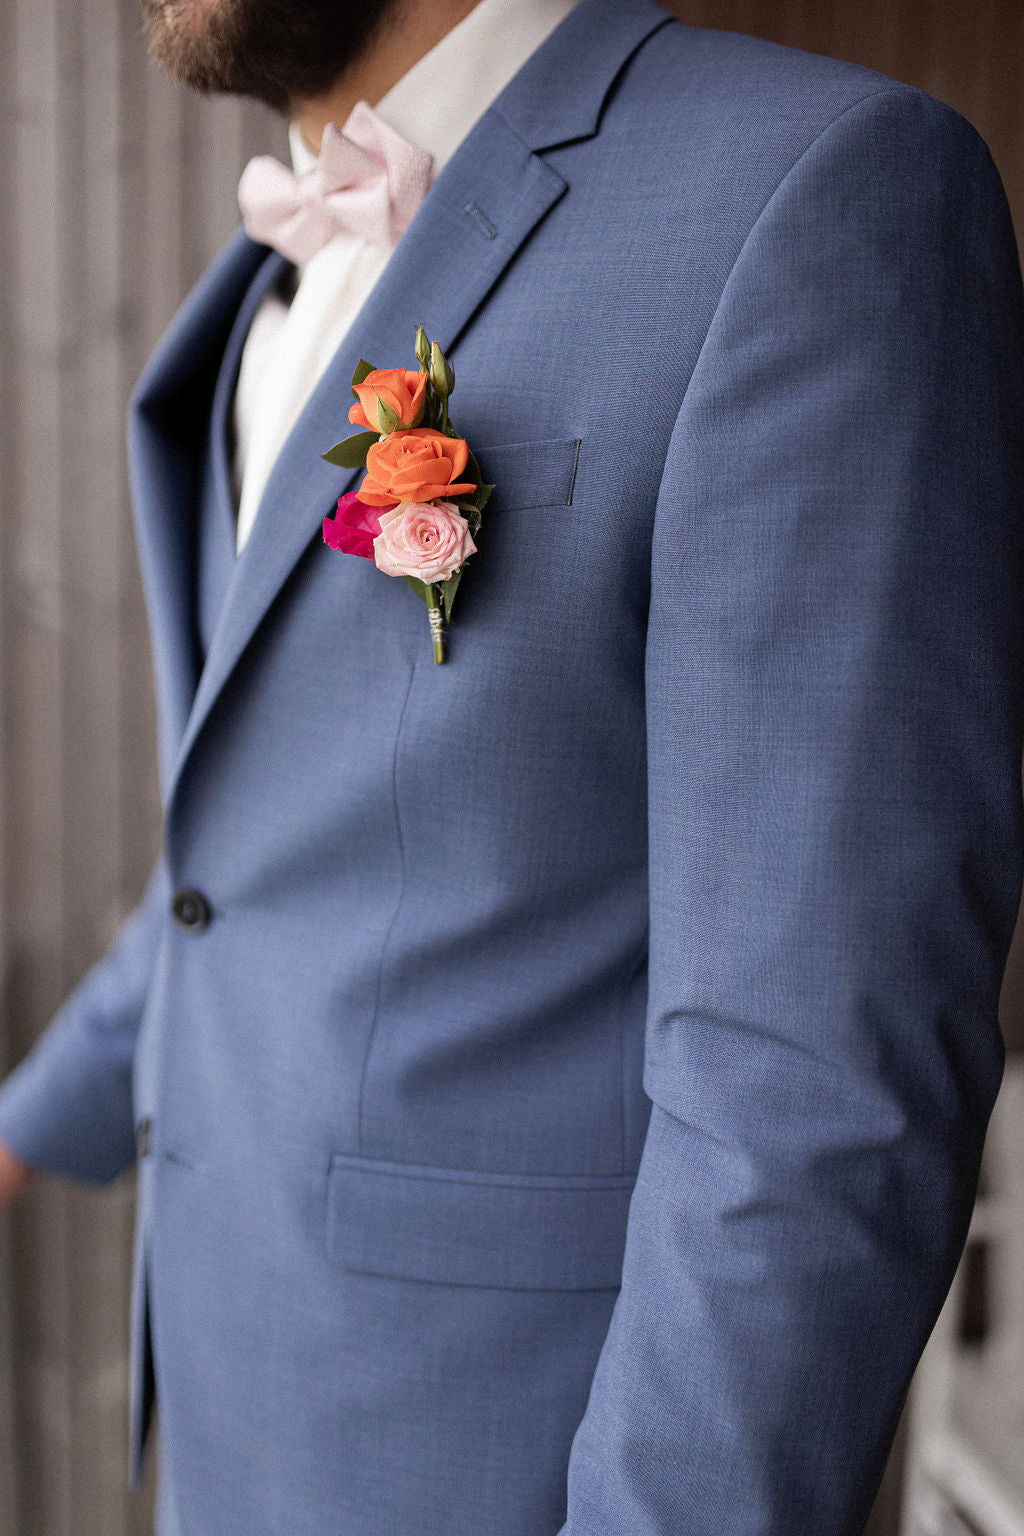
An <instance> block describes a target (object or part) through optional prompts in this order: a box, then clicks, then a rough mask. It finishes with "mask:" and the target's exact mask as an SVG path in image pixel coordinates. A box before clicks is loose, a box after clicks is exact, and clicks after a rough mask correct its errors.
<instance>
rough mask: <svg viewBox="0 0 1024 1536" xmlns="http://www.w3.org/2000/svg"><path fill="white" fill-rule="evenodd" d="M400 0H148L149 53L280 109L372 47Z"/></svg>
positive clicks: (187, 74) (206, 87)
mask: <svg viewBox="0 0 1024 1536" xmlns="http://www.w3.org/2000/svg"><path fill="white" fill-rule="evenodd" d="M397 3H398V0H343V3H342V0H277V3H276V4H274V5H272V6H268V5H267V4H266V0H141V5H142V14H143V17H144V20H145V26H146V33H147V37H148V40H149V55H150V58H152V59H154V60H155V62H156V63H157V64H159V65H160V67H161V68H162V69H163V70H164V71H165V73H166V74H168V75H169V76H170V77H171V79H172V80H176V81H177V82H178V83H179V84H181V85H187V86H189V87H191V89H192V90H195V91H201V92H202V93H203V94H205V95H212V94H215V93H216V94H225V95H231V96H252V97H254V98H256V99H257V100H258V101H263V102H265V103H266V104H267V105H268V106H271V107H273V108H274V109H275V110H277V111H279V112H284V111H287V109H288V105H289V102H291V101H295V100H313V99H315V98H316V97H318V96H320V95H322V94H323V93H324V91H326V90H327V89H328V88H329V87H330V86H331V85H332V84H333V83H334V81H335V80H336V79H337V78H338V77H339V76H340V75H342V74H343V73H344V72H345V71H346V70H347V69H348V68H350V66H351V65H352V64H353V63H354V61H355V60H356V59H357V58H359V57H360V56H361V55H362V54H363V53H364V52H366V51H367V49H368V48H369V46H370V45H371V43H372V41H373V39H374V37H375V36H376V34H377V31H378V29H379V28H380V26H381V24H382V23H383V22H384V21H385V20H386V19H388V18H389V17H390V16H391V15H392V13H393V12H394V11H395V9H396V5H397Z"/></svg>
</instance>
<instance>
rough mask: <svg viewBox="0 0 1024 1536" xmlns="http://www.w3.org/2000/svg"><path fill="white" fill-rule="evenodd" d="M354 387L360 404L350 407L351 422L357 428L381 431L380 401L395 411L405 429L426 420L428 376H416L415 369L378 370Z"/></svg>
mask: <svg viewBox="0 0 1024 1536" xmlns="http://www.w3.org/2000/svg"><path fill="white" fill-rule="evenodd" d="M352 387H353V388H354V390H355V392H356V394H357V395H358V396H359V403H358V404H357V405H353V406H350V407H349V413H348V419H349V421H350V422H351V423H352V424H353V426H356V427H366V428H368V430H369V431H371V432H379V431H380V423H379V421H378V419H377V401H378V400H383V402H384V404H385V405H386V406H388V407H389V408H390V409H391V410H393V411H394V413H395V415H396V416H397V417H398V426H399V427H401V428H406V427H414V426H415V425H416V423H417V422H418V421H420V420H421V419H422V416H423V395H424V391H425V390H426V387H427V376H426V374H425V373H414V372H413V370H412V369H411V368H375V369H374V370H373V372H372V373H368V374H367V375H366V378H365V379H364V380H363V382H362V383H361V384H354V385H353V386H352Z"/></svg>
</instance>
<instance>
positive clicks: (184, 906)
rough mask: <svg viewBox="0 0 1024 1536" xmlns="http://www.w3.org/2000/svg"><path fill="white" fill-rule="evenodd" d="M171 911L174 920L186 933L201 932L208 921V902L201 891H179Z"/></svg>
mask: <svg viewBox="0 0 1024 1536" xmlns="http://www.w3.org/2000/svg"><path fill="white" fill-rule="evenodd" d="M171 911H172V912H173V913H174V920H175V922H176V923H179V924H180V925H181V927H182V928H184V929H185V930H186V931H187V932H188V933H202V931H203V929H204V928H205V927H206V925H207V923H208V922H209V921H210V903H209V902H208V901H207V899H206V897H205V896H204V895H203V893H202V891H179V892H178V893H177V895H176V896H175V898H174V902H173V905H172V907H171Z"/></svg>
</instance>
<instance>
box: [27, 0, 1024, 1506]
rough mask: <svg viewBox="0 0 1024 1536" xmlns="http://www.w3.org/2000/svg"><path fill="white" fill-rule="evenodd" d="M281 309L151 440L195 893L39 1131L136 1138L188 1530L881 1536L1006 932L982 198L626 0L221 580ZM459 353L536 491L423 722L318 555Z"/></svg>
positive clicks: (474, 166) (1002, 680) (43, 1076)
mask: <svg viewBox="0 0 1024 1536" xmlns="http://www.w3.org/2000/svg"><path fill="white" fill-rule="evenodd" d="M280 271H281V263H280V259H279V258H277V257H276V256H274V255H272V254H269V253H268V252H267V251H266V250H265V249H264V248H262V247H259V246H256V245H254V244H252V243H251V242H250V241H249V240H248V239H247V238H246V237H245V236H244V235H242V234H239V235H238V236H237V237H236V238H235V239H234V240H233V241H232V242H231V244H230V245H229V246H228V247H227V249H226V250H225V251H224V252H223V254H222V255H221V257H220V258H218V260H217V261H216V262H215V263H214V265H213V266H212V267H211V269H210V270H209V272H208V273H207V274H206V276H205V277H204V279H203V280H202V282H201V283H200V285H199V287H198V288H197V290H196V291H195V292H194V293H193V295H192V296H191V297H190V298H189V300H188V301H187V303H186V304H185V306H184V308H183V310H182V311H181V313H180V315H179V316H178V318H177V319H176V321H175V322H174V324H173V325H172V327H171V330H170V331H169V333H168V335H167V337H166V338H165V339H164V341H163V343H162V344H161V346H160V348H159V350H158V352H157V354H156V356H155V358H154V359H153V361H152V363H151V365H150V366H149V368H148V369H147V371H146V374H145V376H144V378H143V380H142V381H141V383H140V385H139V388H138V391H137V393H136V396H135V400H134V405H133V413H132V425H131V462H132V475H133V485H134V496H135V505H136V511H137V517H138V540H139V548H140V556H141V561H142V567H143V573H144V577H145V582H146V587H147V594H148V600H149V604H150V609H151V616H152V631H153V653H154V663H155V671H156V679H157V691H158V702H159V709H160V726H161V738H160V751H161V762H162V775H163V784H164V790H165V796H166V829H165V845H164V855H163V859H162V861H161V866H160V868H159V869H158V871H157V872H156V874H155V875H154V880H153V884H152V886H151V890H150V894H149V896H148V897H147V900H146V903H145V904H144V906H143V908H142V909H141V911H140V913H139V915H138V916H137V917H136V918H135V920H134V921H133V923H132V924H131V925H130V926H129V928H128V929H127V930H126V932H125V934H124V936H123V937H122V939H121V940H120V942H119V943H118V945H117V946H116V948H115V949H114V951H113V952H112V953H111V955H110V956H109V957H108V958H107V959H106V960H105V961H104V962H103V963H102V964H101V965H100V966H99V967H98V968H97V969H96V970H95V971H94V972H93V973H92V974H91V975H90V976H89V977H88V978H87V979H86V981H85V982H84V983H83V985H82V987H81V988H80V989H79V991H78V992H77V993H76V994H75V995H74V997H73V998H72V999H71V1000H70V1001H69V1003H68V1004H67V1005H66V1007H65V1009H64V1010H63V1012H62V1013H61V1015H60V1016H59V1017H58V1019H57V1021H56V1022H55V1023H54V1025H53V1026H52V1028H51V1030H50V1032H49V1033H48V1034H47V1035H46V1036H45V1037H44V1039H43V1040H42V1042H41V1044H40V1045H39V1046H38V1047H37V1049H36V1051H35V1052H34V1053H33V1054H32V1055H31V1056H30V1057H29V1058H28V1060H27V1061H26V1062H25V1063H24V1064H23V1065H22V1066H21V1067H20V1068H19V1069H18V1070H17V1071H16V1072H15V1073H14V1075H13V1076H12V1077H11V1078H10V1079H9V1080H8V1083H7V1084H6V1086H5V1088H4V1089H3V1091H2V1093H0V1135H2V1136H4V1137H5V1138H6V1139H7V1140H8V1141H9V1142H10V1143H11V1144H12V1145H13V1146H14V1147H15V1149H16V1150H18V1151H19V1152H21V1154H22V1155H23V1156H24V1157H26V1158H27V1159H28V1160H29V1161H31V1162H33V1163H37V1164H39V1165H41V1166H43V1167H46V1168H49V1169H52V1170H54V1171H56V1172H59V1173H64V1174H68V1175H71V1176H75V1177H81V1178H87V1179H95V1180H105V1179H109V1178H112V1177H113V1176H115V1175H116V1174H117V1173H118V1172H119V1171H121V1170H122V1169H124V1168H125V1167H126V1166H128V1164H129V1163H130V1161H131V1160H132V1157H133V1145H134V1134H133V1128H134V1126H135V1124H136V1123H137V1122H138V1121H139V1120H140V1119H141V1118H143V1117H148V1118H149V1119H150V1120H151V1121H152V1129H151V1133H150V1137H149V1151H148V1155H147V1156H145V1157H143V1158H142V1159H141V1160H140V1195H139V1241H138V1262H137V1267H136V1309H135V1318H136V1348H135V1360H136V1372H137V1389H136V1396H135V1416H134V1421H133V1424H134V1427H133V1435H134V1441H135V1449H136V1453H137V1452H138V1447H139V1444H140V1443H141V1439H142V1436H143V1434H144V1432H145V1425H146V1420H147V1417H148V1394H147V1393H146V1391H145V1389H144V1383H145V1378H146V1375H147V1360H148V1352H149V1344H148V1341H149V1340H150V1338H151V1341H152V1352H153V1359H154V1361H155V1368H156V1386H157V1393H158V1397H159V1401H160V1412H161V1431H162V1441H163V1450H164V1454H165V1457H166V1465H167V1469H168V1475H169V1478H170V1480H171V1482H170V1486H173V1493H174V1499H175V1502H176V1506H177V1516H176V1518H177V1521H178V1522H179V1524H180V1530H181V1536H409V1533H411V1532H415V1533H416V1536H480V1533H486V1536H555V1533H556V1532H559V1531H561V1532H562V1533H563V1536H683V1533H692V1536H698V1533H699V1536H705V1533H707V1532H708V1531H714V1532H715V1536H762V1533H763V1536H767V1533H769V1532H770V1533H771V1536H807V1533H810V1532H813V1533H814V1536H854V1533H856V1532H858V1531H860V1530H861V1529H862V1527H863V1523H864V1520H865V1518H866V1514H867V1511H868V1508H869V1506H870V1503H871V1499H872V1496H873V1493H874V1491H875V1488H876V1487H877V1483H878V1479H879V1477H880V1474H881V1469H882V1466H883V1463H884V1459H885V1454H886V1450H887V1447H888V1444H889V1442H890V1438H891V1436H892V1433H893V1430H894V1426H895V1423H896V1419H897V1416H898V1413H899V1409H900V1405H901V1402H902V1400H903V1396H904V1393H905V1391H906V1388H907V1384H908V1381H909V1379H910V1376H911V1373H912V1371H913V1367H914V1364H915V1362H916V1359H917V1357H918V1354H919V1352H920V1350H921V1348H922V1346H923V1343H924V1341H925V1338H926V1337H927V1334H928V1331H929V1329H930V1327H931V1325H932V1323H933V1321H934V1319H935V1316H936V1314H937V1311H938V1309H939V1306H940V1304H941V1302H942V1299H943V1296H944V1294H945V1291H946V1289H947V1286H948V1284H949V1281H950V1278H951V1275H952V1273H953V1269H954V1267H955V1264H956V1261H957V1257H958V1254H959V1252H960V1249H961V1245H962V1242H963V1238H964V1232H965V1227H966V1223H967V1219H968V1215H969V1211H970V1206H971V1202H972V1198H973V1193H974V1187H975V1180H976V1175H977V1168H978V1161H979V1156H980V1150H981V1145H982V1141H983V1136H984V1131H985V1125H986V1121H987V1117H988V1114H989V1111H990V1108H991V1105H992V1102H993V1100H994V1097H995V1094H996V1091H997V1088H998V1084H999V1079H1000V1072H1001V1062H1002V1051H1001V1044H1000V1038H999V1031H998V1028H997V1022H996V1002H997V994H998V990H999V983H1000V977H1001V971H1002V967H1003V963H1004V959H1005V955H1006V950H1007V946H1008V943H1009V939H1010V935H1011V931H1012V927H1013V923H1014V918H1015V915H1016V910H1017V901H1018V895H1019V890H1020V879H1021V814H1020V753H1021V679H1022V666H1021V663H1022V654H1021V651H1022V647H1021V639H1022V636H1021V581H1020V577H1021V530H1020V513H1021V492H1022V485H1024V465H1022V452H1024V431H1022V426H1024V420H1022V418H1024V409H1022V390H1024V382H1022V381H1024V370H1022V357H1024V349H1022V326H1021V316H1022V305H1021V291H1020V278H1019V268H1018V261H1017V253H1016V248H1015V245H1014V240H1013V235H1012V231H1011V226H1010V221H1009V216H1008V213H1007V209H1006V204H1005V200H1004V197H1003V193H1002V189H1001V187H1000V184H999V180H998V177H997V175H996V173H995V171H994V168H993V166H992V164H991V160H990V158H989V156H988V153H987V151H986V149H985V147H984V145H983V144H982V143H981V141H980V140H979V138H978V137H977V135H976V134H975V133H974V131H973V130H972V129H971V128H970V127H969V126H968V125H967V124H965V123H964V121H963V120H962V119H961V118H959V117H958V116H957V115H956V114H955V113H954V112H953V111H951V110H950V109H949V108H947V107H945V106H943V105H941V104H940V103H938V102H936V101H935V100H933V99H931V98H929V97H927V96H925V95H922V94H920V93H919V92H916V91H914V90H911V89H910V88H908V87H905V86H902V85H898V84H896V83H895V82H892V81H890V80H886V79H884V78H883V77H881V76H878V75H874V74H871V73H869V72H866V71H864V70H861V69H858V68H855V67H854V66H852V65H846V64H842V63H838V62H836V61H833V60H824V59H818V58H814V57H811V56H809V55H806V54H801V53H798V52H792V51H788V50H785V49H781V48H777V47H774V46H771V45H769V44H766V43H763V42H760V41H756V40H753V39H749V38H743V37H739V36H732V35H727V34H720V33H713V32H704V31H698V30H693V29H689V28H687V27H685V26H682V25H680V24H679V23H677V22H676V21H674V20H672V19H671V18H669V17H668V16H667V14H666V13H665V12H664V11H662V10H660V9H659V8H658V7H657V6H656V5H654V4H652V3H650V0H582V3H581V5H580V6H579V7H578V9H577V10H576V11H575V12H573V13H572V14H571V15H570V16H569V18H568V19H567V20H566V21H565V22H564V23H563V24H562V26H561V27H560V28H559V29H558V30H557V32H556V33H555V34H554V35H553V36H552V37H551V38H550V39H549V41H548V42H547V43H546V44H545V45H544V46H543V47H542V48H541V49H540V50H539V52H538V53H537V54H536V55H535V56H534V57H533V58H532V59H531V60H530V61H529V62H528V64H527V65H526V67H525V68H524V69H523V70H522V71H521V72H520V74H519V75H518V76H517V77H516V79H515V80H514V81H513V82H512V83H511V85H510V86H509V87H508V89H507V90H506V91H505V92H504V93H503V95H502V96H501V97H500V98H499V100H498V101H497V103H496V104H495V105H494V106H493V107H492V108H491V109H490V111H488V112H487V113H486V114H485V116H484V117H483V118H482V119H481V121H480V122H479V123H478V124H477V126H476V127H475V128H474V129H473V131H472V132H471V134H470V135H469V137H468V139H467V140H466V141H465V143H464V144H463V145H462V147H461V148H460V149H459V151H458V152H457V153H456V155H455V156H454V158H453V159H452V160H451V161H450V162H449V164H448V165H447V167H446V168H445V170H444V171H443V173H442V174H441V176H440V178H439V179H438V181H437V183H436V184H435V186H434V187H433V188H432V190H431V192H430V193H429V195H428V197H427V199H426V201H425V202H424V204H423V206H422V208H421V210H420V212H419V214H418V215H417V217H416V219H415V220H414V222H413V224H412V226H411V227H410V229H409V231H408V233H407V234H406V236H405V237H404V239H403V240H402V242H401V244H400V246H399V247H398V249H397V251H396V253H395V255H394V257H393V259H392V261H391V262H390V264H389V266H388V267H387V269H386V271H385V273H384V275H383V277H382V279H381V281H380V283H379V284H378V286H377V288H376V290H375V292H374V293H373V295H372V296H371V298H370V299H369V301H368V302H367V304H366V306H365V308H364V310H363V312H362V314H361V315H360V317H359V319H358V320H357V322H356V324H355V326H354V328H353V330H352V332H351V334H350V336H349V338H348V339H347V340H346V342H345V343H344V345H343V346H342V348H341V349H340V352H339V354H338V356H337V358H336V359H335V361H334V363H333V364H332V366H331V368H330V370H329V371H328V373H327V375H326V376H325V378H324V379H323V380H322V381H321V383H320V384H319V386H318V387H317V389H316V392H315V394H314V395H313V398H312V400H311V402H310V404H309V406H308V407H307V409H306V411H305V413H304V415H303V416H302V419H301V420H300V422H299V424H298V426H297V427H296V429H295V431H294V433H293V434H292V437H291V438H290V440H289V442H288V444H287V445H286V447H285V449H284V451H283V453H282V456H281V458H280V460H279V462H278V464H277V466H276V468H275V470H274V473H273V475H272V477H271V480H270V483H269V485H268V487H267V491H266V495H265V498H264V501H263V504H262V506H261V509H260V512H259V516H258V518H257V521H256V524H255V528H254V530H253V533H252V536H251V538H250V540H249V542H248V544H247V545H246V547H245V550H244V552H243V554H242V555H241V557H240V558H239V559H238V561H237V563H235V564H234V565H232V564H231V562H230V560H225V557H224V550H225V542H224V540H225V536H226V534H227V533H228V532H229V531H230V525H229V516H228V508H227V506H226V503H225V501H224V498H225V497H226V495H227V490H226V486H227V476H226V463H227V460H226V453H227V444H226V434H227V405H228V401H229V399H230V393H231V386H232V382H233V369H234V367H235V366H236V362H237V355H238V350H239V347H240V345H241V340H242V335H243V334H244V328H245V327H244V321H242V322H238V323H236V321H237V319H238V316H239V314H240V311H241V309H242V307H243V306H245V305H246V304H248V305H249V308H250V311H251V307H252V304H253V302H254V295H255V294H256V293H257V292H258V291H259V285H265V284H266V283H268V282H270V281H273V280H274V279H275V276H276V275H277V274H278V273H279V272H280ZM421 321H422V322H423V323H424V324H425V325H426V327H427V330H428V332H429V333H430V334H431V335H432V336H434V337H436V338H437V339H438V340H439V341H440V342H441V343H442V345H444V346H445V347H448V348H451V351H452V356H453V361H454V365H455V369H456V373H457V380H458V382H457V386H456V394H455V400H454V402H453V414H454V416H455V419H456V421H457V423H458V426H459V429H460V431H462V432H463V433H464V434H465V435H466V437H467V438H468V439H469V441H470V442H471V444H472V445H473V446H474V447H475V448H476V449H477V450H478V452H479V457H480V459H481V462H482V465H483V468H484V471H485V473H486V474H487V475H488V476H489V477H490V478H492V479H493V480H494V481H495V482H496V484H497V490H496V492H495V495H494V500H493V503H492V506H491V508H490V509H489V510H488V514H487V518H486V522H485V525H484V530H483V532H482V535H481V537H480V540H479V545H480V548H479V553H478V554H477V555H475V556H474V557H473V559H472V561H471V562H470V564H469V566H468V567H467V570H466V574H465V577H464V579H463V583H462V586H461V589H460V592H459V601H458V605H457V607H456V610H455V622H454V625H453V627H452V630H451V634H450V653H449V660H448V661H447V662H446V664H445V665H444V666H440V667H438V666H435V665H433V663H432V659H431V650H430V644H429V637H428V632H427V626H426V616H425V611H424V609H423V607H422V605H421V604H420V603H418V602H417V601H416V600H415V598H414V597H413V596H412V595H411V594H410V592H409V591H408V589H407V588H406V586H405V585H404V583H402V582H400V581H392V580H389V579H387V578H386V577H384V576H383V575H382V574H381V573H380V572H378V571H376V570H375V569H374V567H373V566H372V564H371V563H370V562H368V561H364V560H359V559H356V558H352V557H348V556H342V555H339V554H337V553H335V552H333V551H331V550H329V549H327V548H326V547H325V545H324V544H323V542H322V540H321V537H320V524H321V519H322V518H323V516H324V515H325V514H326V513H328V512H329V511H330V510H331V507H332V503H333V502H334V500H335V499H336V498H337V497H338V495H339V494H341V493H342V492H343V491H345V490H347V489H349V488H350V487H351V486H352V485H353V484H354V483H355V477H354V476H352V475H349V474H348V473H346V472H344V471H340V470H337V469H335V468H333V467H331V466H330V465H328V464H326V463H325V462H323V461H322V460H321V458H320V454H321V453H322V452H323V451H324V450H325V449H326V448H328V447H329V446H330V445H331V444H332V443H333V442H335V441H336V440H337V439H338V438H339V437H340V436H343V435H345V432H346V430H348V429H347V420H346V416H347V408H348V404H349V401H350V398H351V397H350V394H349V389H348V382H349V378H350V376H351V373H352V370H353V367H354V365H355V363H356V362H357V360H358V359H359V358H360V357H361V356H364V357H367V358H369V359H370V360H371V361H372V362H374V363H375V364H377V365H378V366H385V367H393V366H401V365H403V364H407V363H411V356H412V354H411V348H412V343H413V332H414V326H415V325H416V323H417V322H421ZM232 333H233V334H232ZM181 887H195V888H197V889H199V890H201V891H202V892H203V893H204V894H205V896H206V898H207V900H208V901H209V903H210V906H211V910H212V920H211V921H210V923H209V926H208V927H207V928H206V929H205V930H203V931H202V932H197V931H193V932H188V931H185V930H184V929H183V928H181V927H179V926H176V925H175V923H174V922H173V921H172V919H171V916H170V899H171V893H172V891H173V890H174V889H177V888H181ZM620 1282H621V1285H620ZM147 1320H148V1321H147Z"/></svg>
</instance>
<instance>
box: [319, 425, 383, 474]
mask: <svg viewBox="0 0 1024 1536" xmlns="http://www.w3.org/2000/svg"><path fill="white" fill-rule="evenodd" d="M379 440H380V434H379V433H377V432H357V433H356V435H355V437H346V438H343V439H342V441H341V442H340V443H335V445H334V447H333V448H328V450H327V452H326V453H322V454H321V455H320V457H321V458H322V459H326V460H327V462H328V464H337V466H338V468H339V469H363V468H365V466H366V455H367V454H368V453H369V451H370V449H371V448H372V447H373V445H374V443H376V442H379Z"/></svg>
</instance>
